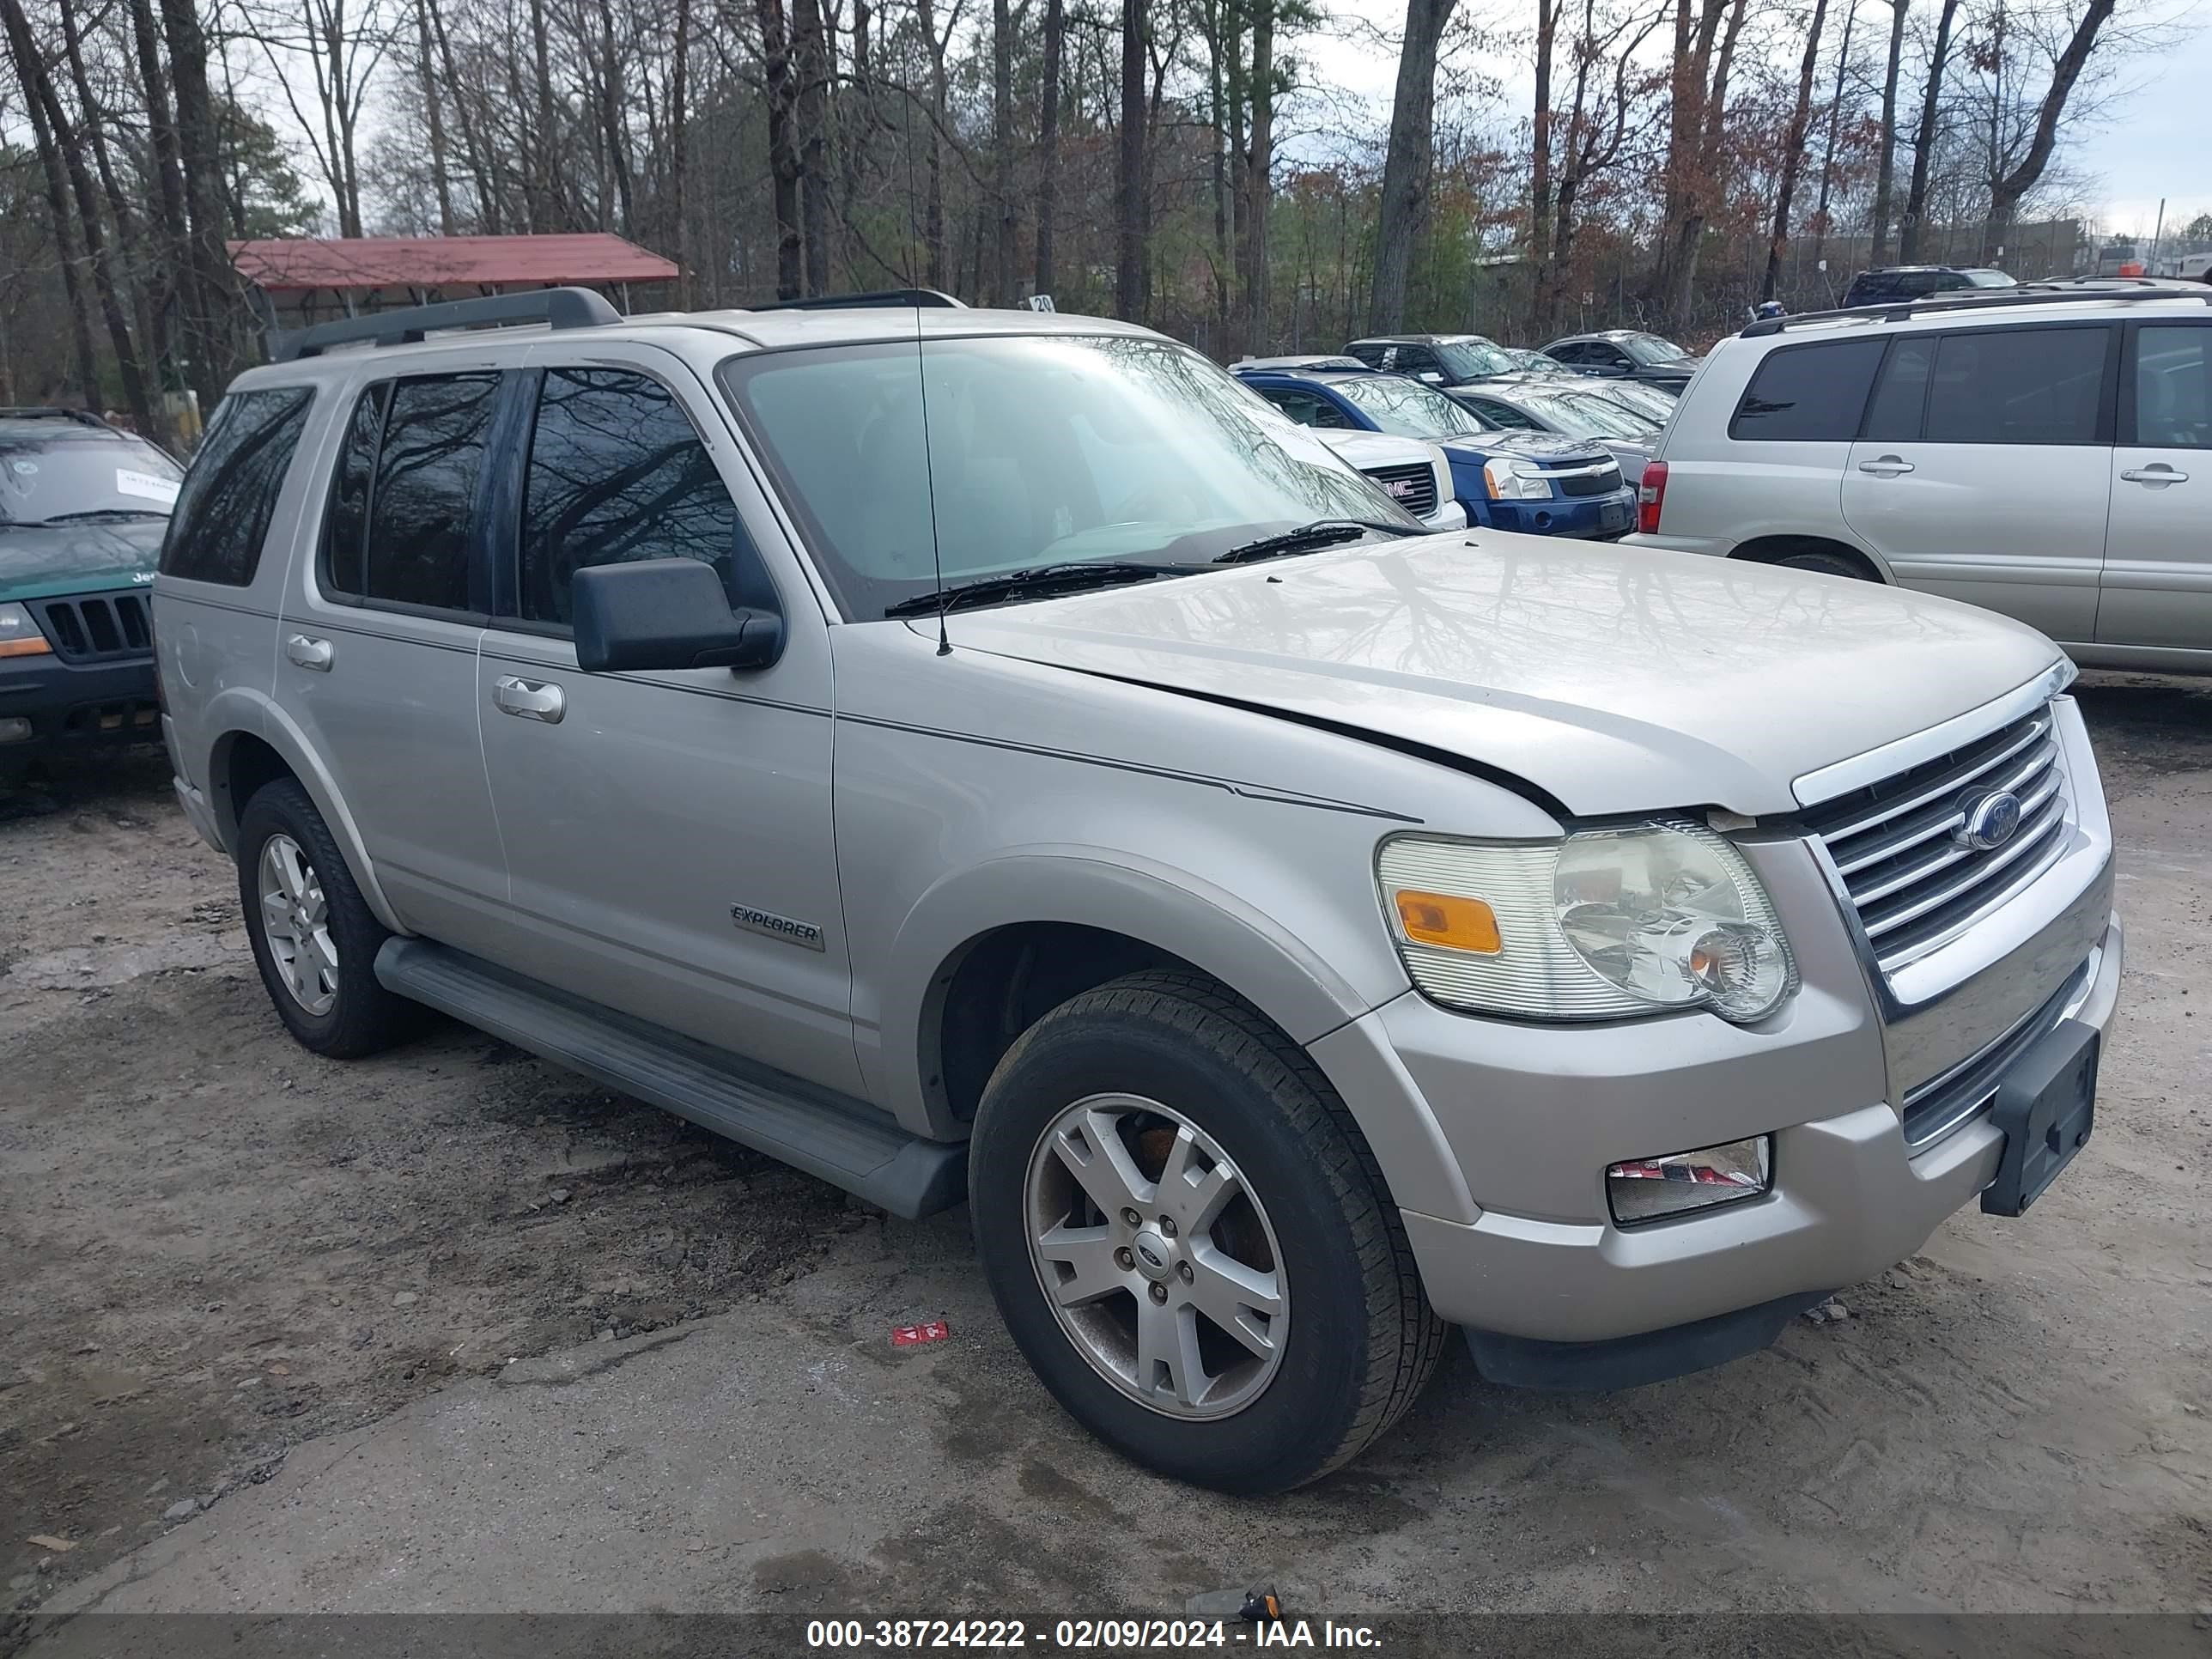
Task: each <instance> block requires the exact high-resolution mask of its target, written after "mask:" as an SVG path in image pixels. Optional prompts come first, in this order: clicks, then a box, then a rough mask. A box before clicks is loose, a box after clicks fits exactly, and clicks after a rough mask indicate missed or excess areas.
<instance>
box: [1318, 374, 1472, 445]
mask: <svg viewBox="0 0 2212 1659" xmlns="http://www.w3.org/2000/svg"><path fill="white" fill-rule="evenodd" d="M1334 390H1335V391H1336V392H1339V393H1340V394H1341V395H1342V397H1343V398H1344V400H1345V401H1346V403H1348V404H1352V407H1354V408H1355V409H1357V410H1359V412H1360V413H1361V414H1363V415H1364V416H1367V418H1368V419H1369V420H1370V421H1372V422H1375V424H1376V426H1378V427H1380V428H1382V429H1383V431H1385V432H1395V434H1397V435H1398V436H1400V437H1401V438H1456V437H1461V436H1463V435H1466V434H1468V433H1475V432H1483V431H1486V430H1488V428H1486V427H1485V426H1484V425H1483V423H1482V422H1481V420H1480V418H1479V417H1478V416H1476V415H1475V414H1474V412H1473V411H1472V410H1465V409H1462V408H1461V407H1460V406H1459V405H1458V404H1455V403H1454V402H1453V401H1452V400H1451V399H1450V398H1447V397H1445V396H1444V394H1443V392H1432V391H1431V390H1430V389H1429V388H1428V387H1427V386H1423V385H1422V384H1421V383H1420V382H1419V381H1418V380H1404V379H1401V378H1400V377H1397V376H1395V375H1386V374H1378V375H1376V376H1375V377H1374V378H1373V379H1371V380H1339V381H1337V382H1336V384H1335V386H1334Z"/></svg>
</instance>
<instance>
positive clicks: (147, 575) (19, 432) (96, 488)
mask: <svg viewBox="0 0 2212 1659" xmlns="http://www.w3.org/2000/svg"><path fill="white" fill-rule="evenodd" d="M183 476H184V475H183V473H182V472H181V471H179V468H178V466H177V464H176V463H175V462H174V461H173V460H171V459H169V458H168V457H167V455H165V454H163V453H161V451H160V450H159V449H157V448H155V447H154V446H153V445H152V444H150V443H148V442H147V441H145V440H144V439H143V438H138V437H134V436H132V435H131V434H130V433H127V432H124V431H121V430H119V429H118V428H115V427H112V426H110V425H109V424H108V423H107V422H106V421H103V420H101V419H100V417H99V416H97V415H93V414H88V413H87V412H86V411H84V410H71V409H0V779H4V778H6V777H7V776H8V775H11V774H15V773H18V772H21V770H23V769H25V767H26V766H27V763H29V761H30V760H31V759H32V758H33V757H38V756H43V755H46V754H50V753H52V752H53V751H54V750H58V749H61V748H64V747H70V748H73V747H76V746H77V745H79V744H92V743H97V742H100V741H111V742H112V741H118V740H121V741H127V740H129V739H131V738H134V737H135V738H138V739H139V740H141V741H149V742H150V741H151V740H153V739H154V738H156V737H158V736H159V735H160V732H159V727H158V722H159V720H160V708H159V706H158V703H157V702H156V699H155V690H154V636H153V629H152V619H151V613H150V612H149V610H148V607H147V603H146V593H145V589H146V588H147V587H148V586H150V585H151V583H152V582H153V580H154V567H155V562H156V561H157V559H158V558H159V556H160V554H161V537H162V535H163V533H164V532H166V531H167V529H168V526H169V509H170V507H172V506H173V504H174V502H175V501H176V499H177V486H178V481H179V479H180V478H181V477H183Z"/></svg>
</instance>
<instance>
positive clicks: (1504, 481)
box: [1482, 459, 1552, 501]
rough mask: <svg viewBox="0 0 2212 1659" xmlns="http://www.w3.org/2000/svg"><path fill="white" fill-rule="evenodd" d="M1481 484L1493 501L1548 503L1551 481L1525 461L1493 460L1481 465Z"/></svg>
mask: <svg viewBox="0 0 2212 1659" xmlns="http://www.w3.org/2000/svg"><path fill="white" fill-rule="evenodd" d="M1482 482H1483V483H1484V484H1485V485H1486V486H1487V487H1488V489H1489V490H1490V499H1491V500H1492V501H1550V500H1551V499H1552V481H1551V479H1550V478H1549V477H1546V476H1545V474H1544V471H1543V470H1542V469H1541V467H1535V466H1532V465H1529V464H1528V462H1527V461H1508V460H1502V459H1501V460H1495V461H1485V462H1484V463H1483V464H1482Z"/></svg>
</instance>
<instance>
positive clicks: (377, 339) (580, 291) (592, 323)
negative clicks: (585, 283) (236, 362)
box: [269, 288, 622, 363]
mask: <svg viewBox="0 0 2212 1659" xmlns="http://www.w3.org/2000/svg"><path fill="white" fill-rule="evenodd" d="M621 320H622V313H620V312H618V311H617V310H616V309H615V308H614V307H612V306H611V305H609V304H608V303H607V302H606V300H605V297H604V296H602V295H599V294H596V293H594V292H593V291H592V289H588V288H544V289H536V290H534V291H532V292H531V293H528V294H495V295H489V296H487V297H485V298H483V299H481V300H448V301H445V302H444V303H443V304H441V305H434V306H409V307H406V308H405V309H404V310H400V311H380V312H377V313H374V314H373V315H371V316H368V317H346V318H342V319H338V320H337V321H336V322H329V323H317V324H316V325H314V326H313V327H312V328H293V329H271V330H270V331H269V361H270V362H275V363H289V362H297V361H298V360H299V359H300V358H301V357H319V356H321V355H322V354H323V353H324V352H325V351H327V350H329V349H331V347H332V346H339V345H353V344H356V343H358V342H360V341H362V340H367V341H369V342H370V343H373V344H375V345H380V346H395V345H414V344H416V343H418V342H419V341H420V340H421V339H422V337H423V336H424V335H425V334H428V333H429V332H430V331H433V330H434V329H446V328H500V327H505V326H507V325H510V324H514V323H545V324H548V325H550V326H552V327H554V328H556V329H560V328H598V327H600V326H602V325H605V324H607V323H618V322H620V321H621Z"/></svg>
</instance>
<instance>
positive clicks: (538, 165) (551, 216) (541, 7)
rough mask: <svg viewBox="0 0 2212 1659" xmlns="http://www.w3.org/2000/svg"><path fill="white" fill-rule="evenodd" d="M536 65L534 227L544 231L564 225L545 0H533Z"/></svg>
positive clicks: (531, 199)
mask: <svg viewBox="0 0 2212 1659" xmlns="http://www.w3.org/2000/svg"><path fill="white" fill-rule="evenodd" d="M530 38H531V42H532V53H533V56H532V70H533V71H534V73H535V83H536V88H537V94H538V131H537V135H536V137H535V139H534V140H533V142H532V150H533V152H534V154H533V155H532V167H531V169H530V191H529V195H528V196H527V197H526V200H527V201H528V203H529V208H530V228H531V229H532V230H533V231H536V232H538V233H540V234H543V233H544V232H547V231H551V230H557V229H559V228H561V224H560V216H559V213H558V210H557V209H556V205H555V204H556V203H557V202H558V201H559V200H560V198H561V196H562V189H561V163H560V159H559V158H560V141H559V139H558V138H557V137H556V136H555V133H554V131H553V64H552V60H551V58H550V57H549V56H548V46H547V41H546V33H545V0H530Z"/></svg>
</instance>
